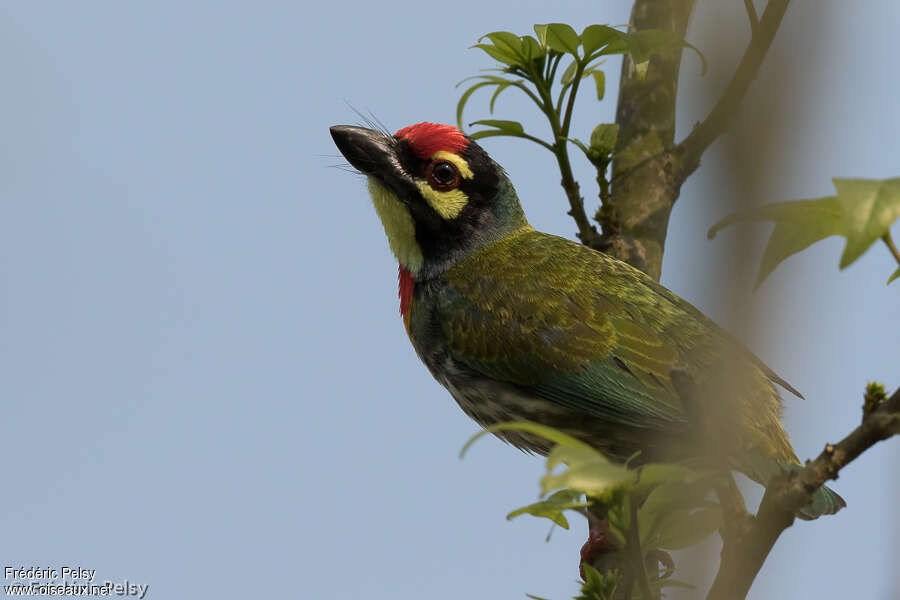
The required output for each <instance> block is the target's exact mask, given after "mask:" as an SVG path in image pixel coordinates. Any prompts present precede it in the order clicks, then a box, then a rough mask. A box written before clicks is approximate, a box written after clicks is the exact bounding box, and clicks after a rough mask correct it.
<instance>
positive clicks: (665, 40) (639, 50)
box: [630, 29, 707, 74]
mask: <svg viewBox="0 0 900 600" xmlns="http://www.w3.org/2000/svg"><path fill="white" fill-rule="evenodd" d="M630 41H631V54H632V56H634V62H635V63H641V62H644V61H646V60H648V59H649V58H650V57H651V56H652V55H654V54H659V53H661V52H665V51H667V50H674V49H676V48H681V47H685V48H690V49H691V50H693V51H694V52H696V53H697V56H699V57H700V62H701V64H702V71H701V72H702V73H703V74H706V67H707V65H706V57H705V56H703V53H702V52H700V50H698V49H697V47H696V46H694V45H693V44H690V43H688V42H686V41H685V40H684V39H682V38H681V37H679V36H677V35H676V34H674V33H673V32H671V31H666V30H664V29H642V30H641V31H635V32H634V33H632V34H630Z"/></svg>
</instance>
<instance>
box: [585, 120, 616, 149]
mask: <svg viewBox="0 0 900 600" xmlns="http://www.w3.org/2000/svg"><path fill="white" fill-rule="evenodd" d="M618 139H619V126H618V125H616V124H615V123H600V124H599V125H597V126H596V127H594V131H592V132H591V150H593V151H594V152H597V153H599V154H600V155H608V154H612V153H613V151H615V149H616V142H617V141H618Z"/></svg>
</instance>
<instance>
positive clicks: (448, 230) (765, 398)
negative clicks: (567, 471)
mask: <svg viewBox="0 0 900 600" xmlns="http://www.w3.org/2000/svg"><path fill="white" fill-rule="evenodd" d="M331 135H332V137H333V138H334V141H335V143H336V144H337V147H338V148H339V149H340V151H341V153H342V154H343V155H344V156H345V157H346V159H347V160H348V161H349V162H350V164H351V165H353V167H355V168H356V169H358V170H359V171H361V172H362V173H363V174H365V175H366V176H367V179H368V187H369V192H370V194H371V196H372V201H373V203H374V205H375V210H376V212H377V213H378V216H379V217H380V218H381V222H382V225H383V226H384V230H385V233H386V234H387V238H388V243H389V245H390V247H391V250H392V251H393V253H394V255H395V256H396V257H397V259H398V261H399V263H400V268H399V271H400V275H399V280H400V313H401V314H402V317H403V323H404V325H405V327H406V331H407V333H408V335H409V339H410V341H411V342H412V344H413V347H414V348H415V351H416V353H417V354H418V356H419V358H421V360H422V361H423V362H424V363H425V365H426V366H427V367H428V369H429V370H430V371H431V373H432V375H433V376H434V377H435V378H436V379H437V380H438V381H439V382H440V383H441V384H442V385H443V386H444V387H446V388H447V390H448V391H449V392H450V394H451V395H452V396H453V398H454V399H455V400H456V401H457V403H458V404H459V405H460V407H462V409H463V410H464V411H465V412H466V413H467V414H468V415H469V416H470V417H472V418H473V419H474V420H475V421H477V422H478V423H480V424H481V425H483V426H489V425H491V424H494V423H499V422H504V421H516V420H525V421H533V422H536V423H541V424H544V425H548V426H551V427H554V428H557V429H560V430H563V431H565V432H567V433H569V434H571V435H574V436H576V437H578V438H580V439H582V440H584V441H586V442H587V443H589V444H591V445H593V446H594V447H596V448H597V449H598V450H600V451H601V452H603V453H604V454H605V455H606V456H608V457H610V458H612V459H616V460H619V461H623V460H625V459H627V458H629V457H632V456H634V455H635V454H636V453H639V454H638V455H637V456H638V459H637V460H638V461H639V462H648V461H659V460H676V459H679V458H685V456H684V455H685V454H689V453H690V452H691V451H692V450H691V449H692V448H694V446H693V445H692V444H691V443H690V440H689V438H690V437H691V435H690V431H691V422H692V421H697V422H703V421H704V419H705V418H707V417H708V416H709V415H715V418H716V419H719V420H722V419H724V422H720V423H718V424H717V425H716V426H717V427H718V428H719V429H720V431H726V432H728V433H727V436H722V439H723V441H722V442H721V447H719V448H718V451H719V452H720V453H722V455H723V456H724V460H725V461H726V462H727V465H728V466H729V468H731V469H734V470H737V471H741V472H743V473H745V474H746V475H747V476H749V477H750V478H751V479H753V480H755V481H757V482H759V483H761V484H763V485H765V484H766V483H767V482H768V481H769V479H770V478H771V477H772V476H773V475H775V474H777V473H779V472H781V471H782V470H785V469H790V468H794V467H796V466H799V464H800V463H799V461H798V460H797V456H796V454H795V453H794V451H793V449H792V448H791V445H790V443H789V442H788V438H787V435H786V434H785V431H784V429H783V427H782V425H781V422H780V415H781V407H782V403H781V398H780V397H779V395H778V392H777V390H776V388H775V386H774V385H773V382H775V383H778V384H780V385H781V386H782V387H784V388H786V389H788V390H790V391H792V392H794V393H796V392H795V391H794V390H793V388H791V387H790V386H789V385H787V384H786V383H785V382H784V381H783V380H781V379H780V378H779V377H778V376H777V375H776V374H775V373H774V372H773V371H772V370H771V369H769V368H768V367H767V366H766V365H765V364H763V362H762V361H761V360H759V359H758V358H757V357H756V356H754V355H753V354H752V353H751V352H750V351H749V350H747V349H745V348H744V347H743V346H741V345H740V343H738V342H737V341H736V340H734V339H733V338H732V337H731V336H730V335H729V334H728V333H726V332H725V331H724V330H723V329H721V328H720V327H719V326H717V325H716V324H715V323H713V322H712V321H711V320H710V319H708V318H707V317H706V316H705V315H703V314H702V313H701V312H700V311H699V310H698V309H696V308H694V307H693V306H692V305H691V304H689V303H688V302H686V301H685V300H682V299H681V298H679V297H678V296H676V295H675V294H673V293H672V292H670V291H669V290H668V289H666V288H665V287H663V286H662V285H660V284H659V283H657V282H656V281H655V280H653V279H652V278H650V277H648V276H647V275H645V274H644V273H643V272H641V271H639V270H638V269H636V268H634V267H632V266H630V265H628V264H626V263H624V262H621V261H618V260H616V259H614V258H612V257H610V256H607V255H605V254H603V253H600V252H597V251H595V250H592V249H590V248H588V247H586V246H583V245H581V244H577V243H575V242H572V241H569V240H566V239H563V238H560V237H556V236H553V235H548V234H546V233H541V232H539V231H535V230H534V229H533V228H532V227H531V226H530V225H529V224H528V221H527V220H526V219H525V214H524V213H523V211H522V207H521V206H520V204H519V199H518V197H517V195H516V192H515V190H514V189H513V185H512V183H511V182H510V180H509V178H508V177H507V175H506V173H505V172H504V170H503V168H502V167H500V165H498V164H497V163H496V162H494V161H493V160H492V159H491V158H490V157H489V156H488V155H487V153H486V152H485V151H484V150H483V149H482V148H481V147H480V146H479V145H478V144H477V143H476V142H475V141H473V140H471V139H470V138H468V137H467V136H465V135H463V134H462V133H461V132H460V131H459V130H458V129H456V128H455V127H452V126H449V125H439V124H434V123H419V124H417V125H412V126H410V127H405V128H403V129H401V130H400V131H398V132H397V133H396V135H393V136H391V135H389V134H386V133H383V132H380V131H375V130H371V129H365V128H361V127H352V126H335V127H332V128H331ZM726 370H727V380H728V381H729V382H730V383H731V384H732V385H730V386H729V387H728V390H729V391H730V392H731V393H729V394H724V396H726V397H718V398H715V399H710V398H708V397H700V398H694V399H692V400H693V401H694V402H695V403H696V404H695V405H691V403H689V402H686V401H685V399H683V397H682V396H683V393H679V389H676V388H677V387H678V386H677V382H676V378H677V377H681V376H685V377H688V378H689V380H690V381H691V382H693V383H694V384H695V386H694V388H692V389H704V386H706V385H707V384H709V383H710V382H712V381H713V380H714V379H715V378H716V377H718V378H719V379H722V377H723V374H724V373H726ZM682 392H683V390H682ZM499 435H501V437H503V438H505V439H506V440H507V441H509V442H511V443H512V444H514V445H516V446H518V447H520V448H523V449H526V450H530V451H534V452H538V453H546V452H547V451H548V450H549V448H548V445H547V442H546V441H545V440H543V439H542V438H540V437H537V436H532V435H529V434H523V433H516V432H506V433H501V434H499ZM843 506H844V501H843V500H842V499H841V498H840V496H838V495H837V494H835V493H834V492H833V491H831V490H830V489H828V488H826V487H822V488H820V489H819V490H818V491H817V492H816V495H815V497H814V501H813V503H812V504H810V505H809V506H807V507H804V508H803V509H802V510H801V511H800V512H799V513H798V516H801V517H803V518H807V519H809V518H816V517H818V516H819V515H822V514H832V513H835V512H837V511H838V510H839V509H840V508H841V507H843Z"/></svg>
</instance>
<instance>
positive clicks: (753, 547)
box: [707, 389, 900, 600]
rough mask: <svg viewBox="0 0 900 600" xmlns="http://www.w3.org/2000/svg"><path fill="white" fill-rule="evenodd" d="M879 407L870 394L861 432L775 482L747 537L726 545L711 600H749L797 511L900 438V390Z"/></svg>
mask: <svg viewBox="0 0 900 600" xmlns="http://www.w3.org/2000/svg"><path fill="white" fill-rule="evenodd" d="M876 404H877V407H873V406H872V403H871V401H870V398H869V394H868V393H867V398H866V405H865V407H864V411H863V420H862V424H861V425H860V426H859V427H857V428H856V429H855V430H853V432H852V433H850V435H848V436H847V437H845V438H844V439H843V440H841V441H840V442H838V443H837V444H833V445H832V444H827V445H826V446H825V449H824V450H823V451H822V453H821V454H819V456H818V457H817V458H816V459H815V460H813V461H811V462H809V461H808V462H807V464H806V466H805V467H804V468H803V469H802V470H800V471H795V472H787V473H784V474H783V475H779V476H778V477H776V478H774V479H773V481H772V482H771V483H770V484H769V486H768V487H767V488H766V493H765V495H764V496H763V499H762V503H761V504H760V506H759V511H758V512H757V515H756V517H755V518H754V519H753V520H752V523H751V525H750V527H749V528H748V529H747V531H746V532H745V533H744V534H743V535H740V536H738V537H736V538H733V539H731V540H727V539H726V540H725V542H726V543H725V545H724V546H723V548H722V563H721V565H720V567H719V573H718V575H717V576H716V580H715V581H714V582H713V585H712V588H711V589H710V591H709V595H708V596H707V600H726V599H728V600H734V599H736V598H744V597H745V596H746V595H747V592H748V591H749V590H750V585H751V584H752V583H753V580H754V579H755V578H756V574H757V573H758V572H759V569H760V568H761V567H762V565H763V563H764V562H765V560H766V557H767V556H768V554H769V551H770V550H771V549H772V546H773V545H774V544H775V542H776V540H777V539H778V537H779V536H780V535H781V532H783V531H784V530H785V529H787V528H788V527H790V526H791V525H792V524H793V522H794V514H795V513H796V511H797V510H798V509H800V508H802V507H803V506H806V505H807V504H809V503H810V502H811V501H812V496H813V493H814V492H815V491H816V490H817V489H819V488H820V487H821V486H822V485H823V484H824V483H825V482H826V481H827V480H829V479H837V477H838V473H839V472H840V470H841V469H842V468H844V467H845V466H847V465H848V464H850V463H851V462H852V461H853V460H854V459H856V458H857V457H858V456H859V455H860V454H862V453H863V452H865V451H866V450H868V449H869V448H871V447H872V446H874V445H875V444H877V443H878V442H880V441H882V440H886V439H888V438H890V437H891V436H893V435H898V434H900V389H898V390H897V391H896V392H894V395H893V396H892V397H891V398H890V399H888V400H886V401H883V402H880V403H876ZM729 541H730V543H729Z"/></svg>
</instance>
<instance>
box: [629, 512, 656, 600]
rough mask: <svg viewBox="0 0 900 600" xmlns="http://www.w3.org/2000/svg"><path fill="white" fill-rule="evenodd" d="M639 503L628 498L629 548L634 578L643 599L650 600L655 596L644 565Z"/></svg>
mask: <svg viewBox="0 0 900 600" xmlns="http://www.w3.org/2000/svg"><path fill="white" fill-rule="evenodd" d="M637 514H638V509H637V501H636V500H635V499H634V496H633V495H632V496H631V497H630V498H628V538H629V539H628V546H629V549H630V550H631V562H632V563H634V564H632V565H631V566H632V568H633V569H634V573H633V576H634V577H636V578H637V580H638V584H639V585H640V586H641V597H642V598H644V599H645V600H650V599H651V598H653V595H652V594H651V592H650V582H649V581H647V566H646V565H645V564H644V556H643V552H641V534H640V530H639V529H638V522H637V518H638V517H637Z"/></svg>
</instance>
